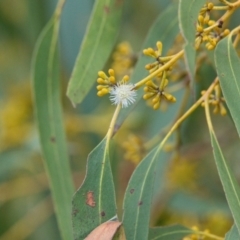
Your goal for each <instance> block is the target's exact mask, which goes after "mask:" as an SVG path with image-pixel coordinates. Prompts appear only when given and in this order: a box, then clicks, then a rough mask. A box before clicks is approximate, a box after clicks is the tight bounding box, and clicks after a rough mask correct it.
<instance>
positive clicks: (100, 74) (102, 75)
mask: <svg viewBox="0 0 240 240" xmlns="http://www.w3.org/2000/svg"><path fill="white" fill-rule="evenodd" d="M98 76H99V77H101V78H103V79H104V78H107V75H106V74H105V73H104V72H103V71H99V72H98Z"/></svg>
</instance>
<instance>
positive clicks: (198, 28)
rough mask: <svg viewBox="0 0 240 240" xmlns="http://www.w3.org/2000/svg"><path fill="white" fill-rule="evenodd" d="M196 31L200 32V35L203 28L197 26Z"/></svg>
mask: <svg viewBox="0 0 240 240" xmlns="http://www.w3.org/2000/svg"><path fill="white" fill-rule="evenodd" d="M197 31H198V32H200V33H201V32H203V27H202V26H201V25H198V26H197Z"/></svg>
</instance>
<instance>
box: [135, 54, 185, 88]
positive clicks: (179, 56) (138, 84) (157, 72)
mask: <svg viewBox="0 0 240 240" xmlns="http://www.w3.org/2000/svg"><path fill="white" fill-rule="evenodd" d="M183 54H184V50H181V51H180V52H178V53H177V54H175V55H173V57H172V59H171V60H170V61H169V62H167V63H166V64H164V65H163V66H162V67H160V68H159V69H157V70H156V71H155V72H153V73H151V74H149V75H148V76H147V77H145V78H143V79H142V80H140V81H139V82H138V83H136V84H135V86H134V88H133V89H138V88H139V87H141V86H142V85H144V84H145V83H146V82H147V81H149V80H151V79H152V78H154V77H156V76H157V75H158V74H159V73H160V72H162V71H164V70H166V69H168V68H169V67H170V66H172V65H173V63H174V62H176V61H177V60H178V59H179V58H181V57H182V56H183Z"/></svg>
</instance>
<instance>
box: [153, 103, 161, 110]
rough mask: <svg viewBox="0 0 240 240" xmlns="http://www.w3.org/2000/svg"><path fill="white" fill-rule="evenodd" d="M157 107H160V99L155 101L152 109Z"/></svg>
mask: <svg viewBox="0 0 240 240" xmlns="http://www.w3.org/2000/svg"><path fill="white" fill-rule="evenodd" d="M159 107H160V101H158V102H157V103H155V104H154V105H153V109H154V110H157V109H159Z"/></svg>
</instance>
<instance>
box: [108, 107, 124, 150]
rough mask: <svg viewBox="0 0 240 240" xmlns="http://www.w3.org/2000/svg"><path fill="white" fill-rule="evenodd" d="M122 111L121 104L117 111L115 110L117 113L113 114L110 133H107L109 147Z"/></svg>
mask: <svg viewBox="0 0 240 240" xmlns="http://www.w3.org/2000/svg"><path fill="white" fill-rule="evenodd" d="M120 109H121V104H118V105H117V107H116V109H115V112H114V114H113V117H112V120H111V123H110V125H109V128H108V132H107V135H106V136H107V145H108V144H109V141H110V139H111V137H112V136H113V130H114V125H115V123H116V121H117V117H118V114H119V112H120Z"/></svg>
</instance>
